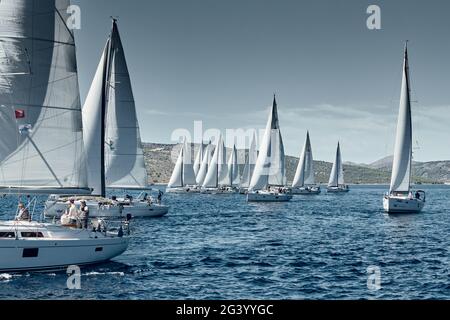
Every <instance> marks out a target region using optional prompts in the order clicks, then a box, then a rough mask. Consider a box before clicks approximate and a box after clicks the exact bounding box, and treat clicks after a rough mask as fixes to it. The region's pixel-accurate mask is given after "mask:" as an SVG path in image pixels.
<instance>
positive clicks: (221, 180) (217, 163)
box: [203, 135, 228, 188]
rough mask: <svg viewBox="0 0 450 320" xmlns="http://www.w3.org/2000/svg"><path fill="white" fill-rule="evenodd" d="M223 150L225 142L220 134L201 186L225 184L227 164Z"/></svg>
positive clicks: (215, 186) (210, 186)
mask: <svg viewBox="0 0 450 320" xmlns="http://www.w3.org/2000/svg"><path fill="white" fill-rule="evenodd" d="M225 150H226V149H225V144H224V142H223V138H222V135H220V136H219V140H218V141H217V145H216V150H215V151H214V155H213V157H212V159H211V163H210V164H209V168H208V173H207V175H206V178H205V181H204V182H203V188H217V187H219V185H227V178H228V177H227V173H228V165H227V161H226V153H225Z"/></svg>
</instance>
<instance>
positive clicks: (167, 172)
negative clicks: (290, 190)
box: [144, 143, 450, 184]
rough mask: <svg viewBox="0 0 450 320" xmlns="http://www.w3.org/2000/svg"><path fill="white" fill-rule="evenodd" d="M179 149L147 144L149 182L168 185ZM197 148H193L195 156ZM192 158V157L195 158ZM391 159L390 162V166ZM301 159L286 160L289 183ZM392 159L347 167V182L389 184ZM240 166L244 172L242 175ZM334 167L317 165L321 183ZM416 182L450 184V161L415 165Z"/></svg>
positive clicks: (325, 164)
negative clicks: (447, 182)
mask: <svg viewBox="0 0 450 320" xmlns="http://www.w3.org/2000/svg"><path fill="white" fill-rule="evenodd" d="M179 148H180V147H179V145H169V144H157V143H145V144H144V154H145V161H146V165H147V168H148V170H149V180H150V181H151V182H153V183H168V182H169V180H170V176H171V174H172V171H173V168H174V166H175V165H174V162H173V161H172V160H171V158H172V155H173V157H174V159H175V160H176V157H177V156H178V153H179ZM197 150H198V146H195V147H194V154H196V153H197ZM194 154H193V156H194ZM245 156H246V151H245V150H239V152H238V158H239V159H240V161H241V163H243V162H244V161H243V160H244V159H245ZM389 158H390V162H389ZM297 164H298V158H295V157H289V156H288V157H286V169H287V178H288V182H289V183H291V182H292V180H293V179H294V175H295V171H296V169H297ZM391 165H392V157H387V158H385V159H382V160H380V161H377V162H375V163H373V164H371V165H360V164H351V163H347V164H344V170H345V179H346V182H347V183H350V184H388V183H389V181H390V178H391V173H390V170H391ZM242 167H243V166H241V172H242ZM331 167H332V164H331V163H328V162H324V161H316V162H315V170H316V177H317V181H318V182H319V183H322V184H323V183H328V179H329V175H330V172H331ZM413 180H414V182H416V183H443V182H446V181H450V161H447V162H429V163H416V164H415V165H414V179H413Z"/></svg>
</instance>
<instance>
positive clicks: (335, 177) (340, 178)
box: [328, 143, 345, 188]
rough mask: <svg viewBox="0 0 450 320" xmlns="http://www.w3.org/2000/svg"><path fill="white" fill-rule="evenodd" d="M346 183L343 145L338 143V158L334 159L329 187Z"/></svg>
mask: <svg viewBox="0 0 450 320" xmlns="http://www.w3.org/2000/svg"><path fill="white" fill-rule="evenodd" d="M343 185H345V181H344V167H343V165H342V156H341V146H340V143H338V146H337V150H336V159H335V160H334V164H333V169H331V175H330V181H329V183H328V187H330V188H332V187H339V186H343Z"/></svg>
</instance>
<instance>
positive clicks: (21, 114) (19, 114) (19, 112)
mask: <svg viewBox="0 0 450 320" xmlns="http://www.w3.org/2000/svg"><path fill="white" fill-rule="evenodd" d="M15 113H16V119H23V118H25V110H21V109H17V110H16V112H15Z"/></svg>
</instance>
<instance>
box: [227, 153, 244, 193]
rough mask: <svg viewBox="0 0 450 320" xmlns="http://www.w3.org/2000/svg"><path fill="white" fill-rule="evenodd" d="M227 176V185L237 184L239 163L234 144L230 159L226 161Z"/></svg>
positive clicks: (235, 185) (238, 182) (233, 185)
mask: <svg viewBox="0 0 450 320" xmlns="http://www.w3.org/2000/svg"><path fill="white" fill-rule="evenodd" d="M227 177H228V181H227V185H228V186H231V187H237V186H239V184H240V181H241V179H240V175H239V163H238V155H237V149H236V146H233V150H232V152H231V156H230V160H229V161H228V172H227Z"/></svg>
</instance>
